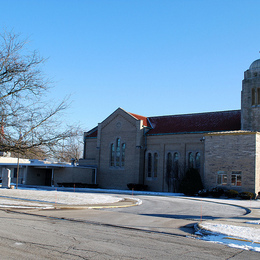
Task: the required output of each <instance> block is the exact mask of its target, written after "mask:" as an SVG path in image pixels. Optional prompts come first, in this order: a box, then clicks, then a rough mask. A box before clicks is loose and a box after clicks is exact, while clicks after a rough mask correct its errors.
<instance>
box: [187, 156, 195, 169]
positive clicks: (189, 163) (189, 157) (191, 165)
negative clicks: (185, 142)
mask: <svg viewBox="0 0 260 260" xmlns="http://www.w3.org/2000/svg"><path fill="white" fill-rule="evenodd" d="M188 166H189V168H194V157H193V153H189V156H188Z"/></svg>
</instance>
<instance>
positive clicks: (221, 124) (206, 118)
mask: <svg viewBox="0 0 260 260" xmlns="http://www.w3.org/2000/svg"><path fill="white" fill-rule="evenodd" d="M240 120H241V111H240V110H233V111H222V112H209V113H199V114H188V115H173V116H158V117H149V121H150V123H151V126H152V128H153V129H151V130H150V131H148V135H157V134H170V133H193V132H214V131H234V130H240V129H241V121H240Z"/></svg>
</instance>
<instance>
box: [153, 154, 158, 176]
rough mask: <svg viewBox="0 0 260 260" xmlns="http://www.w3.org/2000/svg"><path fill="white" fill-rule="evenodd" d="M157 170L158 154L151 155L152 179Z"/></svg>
mask: <svg viewBox="0 0 260 260" xmlns="http://www.w3.org/2000/svg"><path fill="white" fill-rule="evenodd" d="M157 170H158V153H154V155H153V177H155V178H156V177H157Z"/></svg>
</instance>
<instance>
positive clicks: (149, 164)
mask: <svg viewBox="0 0 260 260" xmlns="http://www.w3.org/2000/svg"><path fill="white" fill-rule="evenodd" d="M147 168H148V169H147V170H148V171H147V177H152V154H151V153H148V167H147Z"/></svg>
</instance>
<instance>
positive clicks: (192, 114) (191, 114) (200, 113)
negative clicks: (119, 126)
mask: <svg viewBox="0 0 260 260" xmlns="http://www.w3.org/2000/svg"><path fill="white" fill-rule="evenodd" d="M227 112H241V109H236V110H223V111H213V112H199V113H189V114H174V115H164V116H149V117H147V119H150V118H163V117H179V116H194V115H208V114H217V113H227Z"/></svg>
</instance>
